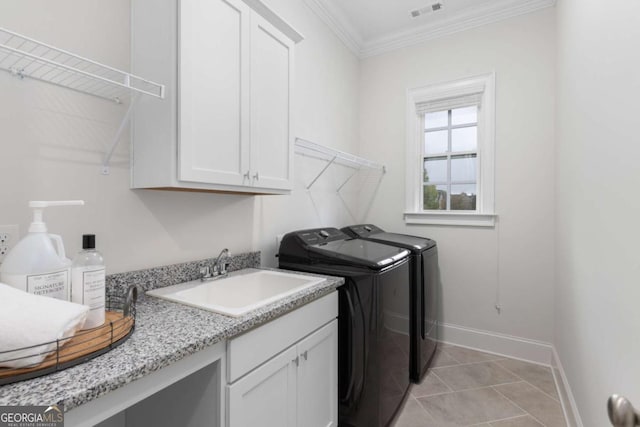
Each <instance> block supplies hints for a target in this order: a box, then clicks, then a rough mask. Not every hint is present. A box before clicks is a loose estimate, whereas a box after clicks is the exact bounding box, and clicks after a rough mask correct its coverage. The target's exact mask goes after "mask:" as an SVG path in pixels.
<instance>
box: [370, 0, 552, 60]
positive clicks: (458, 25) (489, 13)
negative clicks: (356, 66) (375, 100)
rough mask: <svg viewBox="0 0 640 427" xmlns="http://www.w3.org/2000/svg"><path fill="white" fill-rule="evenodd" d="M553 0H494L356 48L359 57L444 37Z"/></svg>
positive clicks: (523, 11)
mask: <svg viewBox="0 0 640 427" xmlns="http://www.w3.org/2000/svg"><path fill="white" fill-rule="evenodd" d="M555 3H556V0H529V1H526V2H522V1H518V0H506V1H502V2H497V3H495V4H493V5H491V6H489V7H482V8H477V9H475V10H473V11H470V12H467V13H464V14H458V15H455V16H452V17H451V18H449V19H447V20H445V21H440V22H436V23H434V24H431V25H426V26H423V27H420V28H417V29H415V30H411V31H402V32H398V33H395V34H391V35H388V36H383V37H380V38H378V39H375V40H372V41H370V42H367V43H365V44H363V45H362V46H361V48H360V54H359V57H360V58H367V57H370V56H375V55H380V54H382V53H385V52H389V51H392V50H396V49H401V48H404V47H408V46H412V45H416V44H419V43H423V42H425V41H428V40H433V39H436V38H440V37H445V36H448V35H451V34H455V33H459V32H462V31H466V30H470V29H472V28H477V27H481V26H483V25H487V24H492V23H494V22H498V21H502V20H505V19H508V18H513V17H516V16H520V15H524V14H527V13H531V12H535V11H537V10H540V9H545V8H547V7H551V6H554V5H555Z"/></svg>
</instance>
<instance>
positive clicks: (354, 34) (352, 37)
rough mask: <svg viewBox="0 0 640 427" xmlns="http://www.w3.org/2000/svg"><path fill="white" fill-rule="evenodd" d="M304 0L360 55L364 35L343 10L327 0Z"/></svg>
mask: <svg viewBox="0 0 640 427" xmlns="http://www.w3.org/2000/svg"><path fill="white" fill-rule="evenodd" d="M304 2H305V4H306V5H307V6H308V7H309V9H311V10H312V11H313V12H314V13H315V14H316V15H317V16H318V18H320V20H321V21H322V22H324V23H325V24H326V25H327V26H328V27H329V29H331V31H333V33H334V34H335V35H336V36H337V37H338V38H339V39H340V41H342V43H343V44H344V45H345V46H346V47H347V48H348V49H349V50H350V51H351V52H353V54H354V55H356V56H357V57H360V51H361V49H362V45H363V41H362V37H361V36H360V34H359V32H358V31H357V30H356V29H355V27H354V26H353V25H352V24H351V22H350V21H349V18H347V17H346V15H345V14H344V13H343V12H342V11H341V10H339V9H338V8H336V7H335V6H334V5H333V4H332V3H330V2H329V1H327V0H304Z"/></svg>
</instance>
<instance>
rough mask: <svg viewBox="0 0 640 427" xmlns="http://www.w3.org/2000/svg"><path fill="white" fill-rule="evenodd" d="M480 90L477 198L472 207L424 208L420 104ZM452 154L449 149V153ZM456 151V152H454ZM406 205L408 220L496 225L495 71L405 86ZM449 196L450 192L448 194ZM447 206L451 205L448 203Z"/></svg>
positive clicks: (419, 222)
mask: <svg viewBox="0 0 640 427" xmlns="http://www.w3.org/2000/svg"><path fill="white" fill-rule="evenodd" d="M477 93H480V94H481V95H480V105H479V108H478V122H477V126H478V146H477V150H476V152H477V159H478V160H477V174H478V176H477V184H476V185H477V187H476V188H477V195H478V196H477V199H476V210H475V211H455V210H454V211H451V210H447V211H444V210H443V211H438V210H424V209H423V207H424V206H423V205H422V202H423V191H424V190H423V188H424V187H423V186H424V179H423V178H424V175H423V174H424V155H425V153H424V139H425V128H424V114H422V115H420V114H418V112H417V107H418V105H420V104H423V103H427V102H439V103H440V102H445V104H444V105H445V107H443V108H442V110H441V111H443V110H444V109H445V108H447V107H446V100H448V99H451V103H452V105H454V104H455V100H456V99H459V98H462V97H465V96H469V95H472V94H477ZM448 108H449V109H450V108H454V109H455V108H456V107H448ZM450 154H451V153H450ZM456 154H457V153H456ZM406 156H407V161H406V166H407V168H406V170H407V173H406V193H405V194H406V207H405V212H404V220H405V222H406V223H407V224H434V225H460V226H480V227H492V226H494V225H495V218H496V214H495V200H494V196H495V189H494V174H495V171H494V163H495V162H494V157H495V73H489V74H483V75H479V76H474V77H469V78H464V79H460V80H455V81H450V82H444V83H438V84H433V85H428V86H421V87H416V88H410V89H408V90H407V141H406ZM448 197H449V196H448ZM448 207H450V206H448Z"/></svg>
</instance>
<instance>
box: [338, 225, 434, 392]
mask: <svg viewBox="0 0 640 427" xmlns="http://www.w3.org/2000/svg"><path fill="white" fill-rule="evenodd" d="M342 231H343V232H345V233H346V234H348V235H350V236H352V237H357V238H358V239H363V240H366V241H370V242H378V243H384V244H387V245H393V246H396V247H398V248H404V249H407V250H410V251H411V288H410V291H409V295H408V298H409V299H410V300H411V305H410V309H409V311H408V312H406V313H396V315H397V316H398V317H399V318H400V319H398V321H401V319H402V318H404V319H406V320H407V321H408V322H409V323H410V327H409V329H410V335H411V361H410V371H411V380H412V381H415V382H420V380H421V378H422V377H423V375H424V374H425V373H426V371H427V369H428V368H429V364H430V363H431V359H432V357H433V355H434V353H435V351H436V347H437V345H438V344H437V343H438V316H439V315H440V302H439V300H440V271H439V269H438V248H437V246H436V242H435V241H433V240H431V239H427V238H424V237H418V236H408V235H406V234H397V233H386V232H385V231H384V230H382V229H381V228H379V227H376V226H375V225H372V224H360V225H352V226H349V227H345V228H343V229H342Z"/></svg>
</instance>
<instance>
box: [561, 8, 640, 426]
mask: <svg viewBox="0 0 640 427" xmlns="http://www.w3.org/2000/svg"><path fill="white" fill-rule="evenodd" d="M557 9H558V19H557V31H558V83H557V85H558V104H557V112H558V116H557V149H556V156H557V157H556V159H557V160H556V175H557V193H556V206H557V210H556V222H557V237H556V251H557V263H556V280H557V291H556V310H555V315H556V334H555V345H556V347H557V350H558V353H559V356H560V360H561V362H562V365H563V366H564V369H565V371H566V374H567V377H568V380H569V383H570V385H571V389H572V391H573V394H574V397H575V399H576V402H577V406H578V409H579V411H580V414H581V417H582V421H583V423H584V425H585V426H593V427H596V426H598V427H600V426H605V425H609V422H608V421H607V417H606V399H607V397H608V396H609V395H610V394H611V393H621V394H625V395H627V397H629V398H630V399H631V400H632V402H633V403H635V405H636V408H640V364H639V363H638V360H639V358H638V355H639V354H640V341H639V340H638V334H639V332H638V331H639V329H638V327H639V326H640V310H639V309H638V302H639V301H640V286H639V285H640V257H639V256H638V255H639V251H638V239H639V238H640V231H639V230H640V228H639V227H638V218H639V217H640V199H639V198H638V185H639V184H640V168H638V159H639V158H640V138H639V137H638V131H637V128H638V123H639V120H638V112H639V108H638V99H639V98H640V73H639V71H638V70H640V56H639V55H638V46H639V45H640V26H639V25H638V17H639V16H640V2H637V1H626V0H615V1H612V2H607V4H606V7H603V5H602V4H601V3H599V2H595V1H580V0H560V1H559V2H558V6H557Z"/></svg>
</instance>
